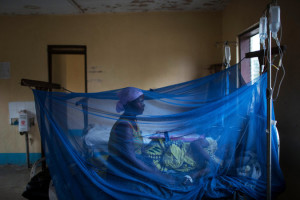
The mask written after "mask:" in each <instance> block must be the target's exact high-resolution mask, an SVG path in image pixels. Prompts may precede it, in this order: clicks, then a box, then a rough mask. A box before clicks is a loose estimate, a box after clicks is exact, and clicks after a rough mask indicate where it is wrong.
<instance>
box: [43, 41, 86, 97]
mask: <svg viewBox="0 0 300 200" xmlns="http://www.w3.org/2000/svg"><path fill="white" fill-rule="evenodd" d="M47 51H48V82H49V83H52V55H53V54H79V55H84V85H85V86H84V91H85V93H87V92H88V91H87V53H86V52H87V50H86V46H85V45H48V48H47Z"/></svg>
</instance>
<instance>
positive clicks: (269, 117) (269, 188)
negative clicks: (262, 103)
mask: <svg viewBox="0 0 300 200" xmlns="http://www.w3.org/2000/svg"><path fill="white" fill-rule="evenodd" d="M271 42H272V32H271V30H269V55H268V56H269V66H268V69H267V74H268V80H267V81H268V86H267V130H266V133H267V200H271V199H272V185H271V182H272V127H271V125H272V124H271V121H272V96H273V91H272V83H271V82H272V74H271V71H272V60H271V59H272V43H271Z"/></svg>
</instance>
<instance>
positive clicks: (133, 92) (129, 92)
mask: <svg viewBox="0 0 300 200" xmlns="http://www.w3.org/2000/svg"><path fill="white" fill-rule="evenodd" d="M117 95H118V97H119V99H120V100H119V101H118V103H117V106H116V110H117V112H118V113H119V112H122V111H124V110H125V108H124V106H125V105H126V104H127V103H128V102H131V101H134V100H136V99H137V98H139V97H140V96H141V95H143V92H142V90H140V89H138V88H135V87H127V88H124V89H122V90H121V91H120V92H118V94H117Z"/></svg>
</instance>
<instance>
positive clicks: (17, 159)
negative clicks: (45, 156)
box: [0, 153, 42, 165]
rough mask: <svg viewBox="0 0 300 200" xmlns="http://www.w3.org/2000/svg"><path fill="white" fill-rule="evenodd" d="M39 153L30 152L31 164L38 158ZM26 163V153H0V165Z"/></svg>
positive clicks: (39, 156)
mask: <svg viewBox="0 0 300 200" xmlns="http://www.w3.org/2000/svg"><path fill="white" fill-rule="evenodd" d="M41 156H42V154H41V153H30V154H29V159H30V163H31V164H33V163H34V162H35V161H37V160H38V159H40V158H41ZM7 164H13V165H26V164H27V157H26V153H0V165H7Z"/></svg>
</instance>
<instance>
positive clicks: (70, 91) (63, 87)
mask: <svg viewBox="0 0 300 200" xmlns="http://www.w3.org/2000/svg"><path fill="white" fill-rule="evenodd" d="M61 89H62V90H64V91H67V92H70V93H73V92H72V91H71V90H68V89H66V88H64V87H61Z"/></svg>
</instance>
